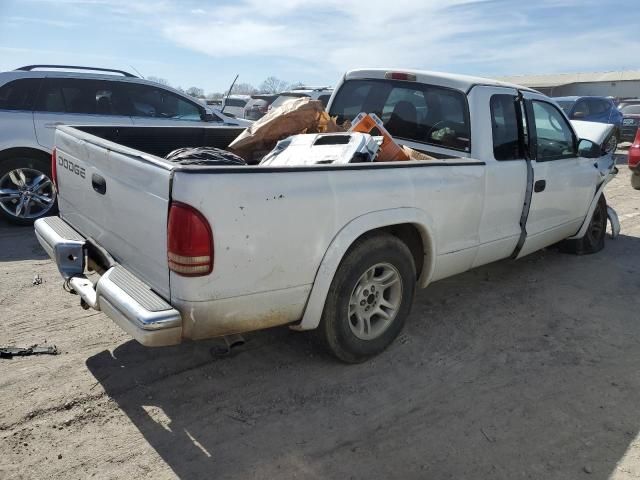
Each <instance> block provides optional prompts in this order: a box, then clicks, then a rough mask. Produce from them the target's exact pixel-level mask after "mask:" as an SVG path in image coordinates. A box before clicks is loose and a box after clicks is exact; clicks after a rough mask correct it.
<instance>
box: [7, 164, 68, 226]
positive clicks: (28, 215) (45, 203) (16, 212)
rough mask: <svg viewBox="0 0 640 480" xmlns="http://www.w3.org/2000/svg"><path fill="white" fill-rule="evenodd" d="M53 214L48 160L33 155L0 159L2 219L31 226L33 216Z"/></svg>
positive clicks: (55, 205) (53, 194)
mask: <svg viewBox="0 0 640 480" xmlns="http://www.w3.org/2000/svg"><path fill="white" fill-rule="evenodd" d="M42 175H44V176H45V177H42ZM21 203H22V207H21V206H20V204H21ZM57 213H58V206H57V202H56V193H55V188H54V186H53V184H52V182H51V163H50V162H49V161H47V160H45V159H43V158H37V157H12V158H8V159H6V160H1V161H0V214H2V216H3V217H4V218H6V219H7V220H8V221H10V222H11V223H14V224H16V225H31V224H33V222H34V221H35V220H36V219H37V218H40V217H44V216H49V215H55V214H57Z"/></svg>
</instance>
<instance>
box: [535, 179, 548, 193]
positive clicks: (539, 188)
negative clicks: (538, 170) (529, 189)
mask: <svg viewBox="0 0 640 480" xmlns="http://www.w3.org/2000/svg"><path fill="white" fill-rule="evenodd" d="M545 188H547V181H546V180H538V181H537V182H536V183H534V184H533V191H534V192H536V193H540V192H542V191H543V190H544V189H545Z"/></svg>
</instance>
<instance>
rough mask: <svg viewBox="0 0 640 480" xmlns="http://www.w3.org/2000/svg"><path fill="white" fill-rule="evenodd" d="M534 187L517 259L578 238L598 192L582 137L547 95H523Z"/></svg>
mask: <svg viewBox="0 0 640 480" xmlns="http://www.w3.org/2000/svg"><path fill="white" fill-rule="evenodd" d="M524 98H525V108H526V120H525V121H526V124H527V125H526V127H527V135H528V148H529V155H530V157H531V164H532V167H533V176H534V178H533V189H532V193H531V203H530V208H529V214H528V217H527V221H526V230H527V237H526V240H525V242H524V245H523V247H522V249H521V250H520V252H519V254H518V257H522V256H524V255H527V254H528V253H531V252H533V251H535V250H538V249H540V248H543V247H545V246H548V245H551V244H553V243H556V242H558V241H560V240H563V239H565V238H567V237H569V236H571V235H573V234H575V233H576V232H577V231H578V229H579V228H580V225H581V224H582V222H583V220H584V217H585V215H586V213H587V209H588V207H589V203H590V200H591V198H592V197H593V195H594V193H595V185H596V175H597V171H596V169H595V168H594V166H593V160H589V159H587V158H581V157H579V156H578V147H577V145H578V138H577V136H576V134H575V132H574V130H573V128H572V127H571V124H570V122H569V121H568V120H567V118H566V116H565V115H564V114H563V113H562V111H561V110H560V109H559V108H558V107H557V106H556V105H555V104H553V103H552V102H551V101H550V100H549V99H548V98H547V97H545V96H543V95H539V94H535V93H531V92H526V93H524Z"/></svg>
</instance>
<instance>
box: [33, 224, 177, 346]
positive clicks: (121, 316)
mask: <svg viewBox="0 0 640 480" xmlns="http://www.w3.org/2000/svg"><path fill="white" fill-rule="evenodd" d="M34 225H35V231H36V237H37V238H38V241H39V242H40V245H42V248H44V249H45V251H46V252H47V253H48V254H49V256H50V257H51V259H52V260H53V261H54V262H56V264H57V266H58V270H60V274H61V275H62V277H63V278H64V279H65V280H66V281H67V282H68V283H69V285H70V286H71V288H73V290H74V291H75V292H76V293H77V294H78V295H79V296H80V298H81V299H82V300H81V302H82V304H83V306H85V307H91V308H94V309H95V310H100V311H103V312H104V313H105V314H106V315H107V316H108V317H109V318H111V319H112V320H113V321H114V322H115V323H116V324H118V326H120V328H122V329H123V330H124V331H125V332H127V333H128V334H130V335H131V336H132V337H133V338H135V339H136V340H137V341H138V342H140V343H141V344H143V345H146V346H150V347H151V346H153V347H160V346H166V345H175V344H178V343H180V341H181V340H182V318H181V316H180V312H178V311H177V310H176V309H175V308H173V307H172V306H171V305H169V304H168V303H167V302H166V301H165V300H163V299H162V298H161V297H160V296H159V295H157V294H156V293H155V292H153V291H152V290H151V288H150V287H149V286H148V285H146V284H145V283H144V282H143V281H142V280H140V279H139V278H137V277H136V276H135V275H133V274H132V273H131V272H129V271H128V270H127V269H126V268H124V267H123V266H122V265H116V266H114V267H111V268H110V269H109V270H107V271H106V272H105V273H104V274H103V275H102V276H101V277H100V279H99V280H98V282H97V283H96V284H95V285H94V284H93V282H92V281H91V280H89V279H88V278H87V277H86V276H85V275H84V270H85V265H86V239H85V238H84V237H83V236H82V235H80V234H79V233H78V232H76V231H75V230H74V229H73V228H72V227H71V226H69V224H67V223H66V222H65V221H64V220H62V219H61V218H59V217H46V218H40V219H38V220H36V221H35V224H34Z"/></svg>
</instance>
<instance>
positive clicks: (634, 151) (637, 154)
mask: <svg viewBox="0 0 640 480" xmlns="http://www.w3.org/2000/svg"><path fill="white" fill-rule="evenodd" d="M627 162H628V163H629V168H630V169H631V186H632V187H633V188H635V189H636V190H640V130H639V129H638V128H636V135H635V137H634V139H633V144H632V145H631V146H630V147H629V153H628V154H627Z"/></svg>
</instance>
